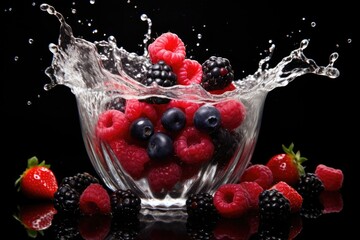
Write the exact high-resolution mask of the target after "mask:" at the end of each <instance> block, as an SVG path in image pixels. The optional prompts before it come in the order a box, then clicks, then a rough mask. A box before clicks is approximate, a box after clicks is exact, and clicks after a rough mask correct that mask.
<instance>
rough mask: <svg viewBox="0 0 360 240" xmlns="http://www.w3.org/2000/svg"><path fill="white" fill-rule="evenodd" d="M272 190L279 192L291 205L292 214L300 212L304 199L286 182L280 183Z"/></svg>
mask: <svg viewBox="0 0 360 240" xmlns="http://www.w3.org/2000/svg"><path fill="white" fill-rule="evenodd" d="M271 189H276V190H278V191H279V192H280V193H281V194H282V195H283V196H284V197H285V198H286V199H287V200H289V203H290V211H291V212H292V213H295V212H299V211H300V209H301V205H302V202H303V197H302V196H301V195H300V194H299V193H298V192H297V191H296V190H295V189H294V188H293V187H292V186H290V185H289V184H287V183H286V182H282V181H281V182H278V183H276V184H275V185H274V186H272V187H271Z"/></svg>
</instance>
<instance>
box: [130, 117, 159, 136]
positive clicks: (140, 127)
mask: <svg viewBox="0 0 360 240" xmlns="http://www.w3.org/2000/svg"><path fill="white" fill-rule="evenodd" d="M130 133H131V136H133V137H134V138H136V139H138V140H148V139H149V138H150V137H151V136H152V135H153V134H154V125H153V124H152V122H151V121H150V120H149V119H148V118H146V117H141V118H138V119H136V120H135V121H133V122H132V123H131V125H130Z"/></svg>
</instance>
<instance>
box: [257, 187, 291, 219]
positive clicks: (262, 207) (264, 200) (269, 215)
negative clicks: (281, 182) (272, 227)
mask: <svg viewBox="0 0 360 240" xmlns="http://www.w3.org/2000/svg"><path fill="white" fill-rule="evenodd" d="M259 216H260V219H261V220H263V221H281V220H284V219H287V218H288V217H289V216H290V202H289V200H288V199H286V198H285V197H284V195H283V194H282V193H280V192H279V191H278V190H276V189H267V190H264V191H263V192H262V193H261V194H260V196H259Z"/></svg>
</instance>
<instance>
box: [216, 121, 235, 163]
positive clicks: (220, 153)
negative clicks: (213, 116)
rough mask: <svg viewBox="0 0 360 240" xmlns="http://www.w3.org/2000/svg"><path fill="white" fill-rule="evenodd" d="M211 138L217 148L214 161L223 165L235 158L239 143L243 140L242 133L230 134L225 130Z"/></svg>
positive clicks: (219, 130) (222, 129)
mask: <svg viewBox="0 0 360 240" xmlns="http://www.w3.org/2000/svg"><path fill="white" fill-rule="evenodd" d="M210 136H211V138H212V141H213V143H214V146H215V151H214V154H213V159H214V160H216V161H218V162H221V163H223V164H225V163H227V162H228V160H229V159H231V158H232V157H233V156H234V153H235V151H236V149H237V146H238V143H239V141H240V140H241V138H242V136H241V134H240V133H235V132H230V131H229V130H227V129H224V128H219V129H218V130H217V131H215V132H213V133H211V134H210Z"/></svg>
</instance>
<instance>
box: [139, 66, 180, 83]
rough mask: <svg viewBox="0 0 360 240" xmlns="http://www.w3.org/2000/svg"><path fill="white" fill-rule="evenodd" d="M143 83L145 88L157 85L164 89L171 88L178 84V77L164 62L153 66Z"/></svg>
mask: <svg viewBox="0 0 360 240" xmlns="http://www.w3.org/2000/svg"><path fill="white" fill-rule="evenodd" d="M141 83H142V84H144V85H145V86H150V85H152V84H153V83H156V84H157V85H159V86H162V87H171V86H173V85H175V84H176V83H177V77H176V74H175V73H174V72H173V71H172V69H171V67H170V66H169V65H167V64H166V63H165V62H164V61H159V62H157V63H154V64H153V65H151V67H150V69H149V70H148V71H147V73H146V79H144V80H143V81H142V82H141Z"/></svg>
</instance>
